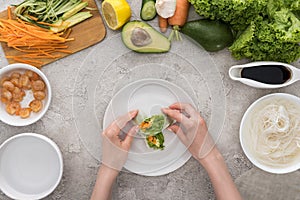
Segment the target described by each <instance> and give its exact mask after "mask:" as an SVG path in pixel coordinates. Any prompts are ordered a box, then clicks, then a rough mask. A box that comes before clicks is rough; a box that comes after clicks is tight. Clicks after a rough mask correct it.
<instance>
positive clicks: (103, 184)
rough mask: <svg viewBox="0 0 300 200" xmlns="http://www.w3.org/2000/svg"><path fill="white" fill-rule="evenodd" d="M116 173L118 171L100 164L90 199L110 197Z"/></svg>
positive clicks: (101, 199)
mask: <svg viewBox="0 0 300 200" xmlns="http://www.w3.org/2000/svg"><path fill="white" fill-rule="evenodd" d="M118 174H119V171H117V170H115V169H112V168H109V167H107V166H106V165H101V167H100V168H99V171H98V175H97V179H96V183H95V186H94V190H93V193H92V196H91V200H107V199H111V188H112V186H113V183H114V182H115V180H116V178H117V176H118Z"/></svg>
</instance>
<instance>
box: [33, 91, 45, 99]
mask: <svg viewBox="0 0 300 200" xmlns="http://www.w3.org/2000/svg"><path fill="white" fill-rule="evenodd" d="M33 96H34V98H35V99H36V100H43V99H45V97H46V94H45V92H43V91H36V92H34V93H33Z"/></svg>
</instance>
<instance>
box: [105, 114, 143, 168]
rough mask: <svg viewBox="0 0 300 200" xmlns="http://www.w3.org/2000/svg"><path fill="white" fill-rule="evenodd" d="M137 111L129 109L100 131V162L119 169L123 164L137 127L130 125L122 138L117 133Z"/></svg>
mask: <svg viewBox="0 0 300 200" xmlns="http://www.w3.org/2000/svg"><path fill="white" fill-rule="evenodd" d="M137 113H138V111H137V110H135V111H131V112H129V113H127V114H126V115H123V116H121V117H118V118H117V119H116V120H115V121H114V122H112V123H111V124H110V125H109V127H107V128H106V129H105V130H104V131H103V133H102V163H103V164H104V165H106V166H108V167H110V168H112V169H115V170H117V171H120V170H121V169H122V167H123V165H124V164H125V162H126V160H127V156H128V151H129V149H130V146H131V143H132V140H133V136H134V135H135V134H136V133H137V131H138V127H137V126H134V127H132V128H131V129H130V130H129V131H128V133H127V134H126V136H125V138H124V139H123V140H121V139H120V137H119V134H120V132H121V131H123V132H125V131H124V130H123V129H124V127H125V126H126V125H127V123H128V122H129V121H130V120H132V119H133V118H135V117H136V115H137Z"/></svg>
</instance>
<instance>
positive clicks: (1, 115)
mask: <svg viewBox="0 0 300 200" xmlns="http://www.w3.org/2000/svg"><path fill="white" fill-rule="evenodd" d="M25 70H31V71H33V72H35V73H37V74H38V75H39V76H40V77H41V78H42V79H43V81H44V82H45V84H46V88H47V90H46V98H45V99H44V100H43V109H42V110H40V111H39V112H38V113H34V112H31V115H30V117H28V118H26V119H22V118H20V117H19V116H16V115H10V114H8V113H7V112H6V110H5V107H6V106H5V104H4V103H2V102H0V120H1V121H2V122H4V123H6V124H9V125H12V126H27V125H30V124H33V123H35V122H36V121H38V120H39V119H41V118H42V117H43V116H44V114H45V113H46V111H47V110H48V108H49V105H50V102H51V97H52V93H51V87H50V83H49V81H48V79H47V77H46V76H45V75H44V73H43V72H42V71H40V70H39V69H37V68H36V67H33V66H31V65H28V64H23V63H16V64H11V65H7V66H6V67H3V68H2V69H0V80H1V79H2V78H3V77H4V76H9V75H10V74H11V73H12V72H15V71H17V72H21V73H24V72H25ZM28 93H32V91H31V90H30V91H28V92H26V96H25V97H24V99H23V101H22V102H21V104H25V105H28V104H29V103H30V101H32V100H33V98H30V95H28ZM31 96H32V95H31Z"/></svg>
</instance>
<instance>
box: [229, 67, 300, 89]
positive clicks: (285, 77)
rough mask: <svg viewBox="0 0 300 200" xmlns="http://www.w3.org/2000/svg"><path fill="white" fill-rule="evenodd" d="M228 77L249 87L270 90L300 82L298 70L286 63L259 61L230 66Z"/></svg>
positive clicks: (299, 70) (299, 71)
mask: <svg viewBox="0 0 300 200" xmlns="http://www.w3.org/2000/svg"><path fill="white" fill-rule="evenodd" d="M229 76H230V78H231V79H232V80H235V81H240V82H242V83H244V84H246V85H248V86H251V87H256V88H266V89H270V88H280V87H285V86H288V85H290V84H292V83H294V82H296V81H298V80H300V69H298V68H296V67H294V66H292V65H289V64H286V63H281V62H272V61H261V62H251V63H247V64H244V65H235V66H232V67H231V68H230V69H229Z"/></svg>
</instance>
